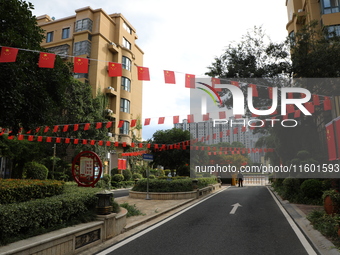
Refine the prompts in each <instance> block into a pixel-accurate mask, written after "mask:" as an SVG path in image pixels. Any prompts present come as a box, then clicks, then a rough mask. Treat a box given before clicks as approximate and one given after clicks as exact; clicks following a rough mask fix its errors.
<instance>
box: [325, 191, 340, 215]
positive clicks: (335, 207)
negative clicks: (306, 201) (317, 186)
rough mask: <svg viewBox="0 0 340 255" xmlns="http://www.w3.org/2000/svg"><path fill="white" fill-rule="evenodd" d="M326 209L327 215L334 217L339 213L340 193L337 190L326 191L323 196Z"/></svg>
mask: <svg viewBox="0 0 340 255" xmlns="http://www.w3.org/2000/svg"><path fill="white" fill-rule="evenodd" d="M322 199H323V205H324V209H325V211H326V213H327V214H331V215H334V214H336V213H338V212H339V207H340V193H339V192H338V191H336V190H335V189H331V190H326V191H324V193H323V195H322Z"/></svg>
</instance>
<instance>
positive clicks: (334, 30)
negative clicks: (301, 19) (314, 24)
mask: <svg viewBox="0 0 340 255" xmlns="http://www.w3.org/2000/svg"><path fill="white" fill-rule="evenodd" d="M326 31H327V35H326V37H327V38H328V39H330V38H334V37H339V36H340V25H334V26H327V29H326Z"/></svg>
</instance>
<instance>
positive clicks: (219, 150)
mask: <svg viewBox="0 0 340 255" xmlns="http://www.w3.org/2000/svg"><path fill="white" fill-rule="evenodd" d="M3 134H4V133H0V136H1V135H3ZM7 138H8V139H9V140H14V139H17V140H19V141H22V140H27V141H31V142H47V143H56V144H75V145H79V144H82V145H99V146H107V147H111V146H112V147H118V146H122V147H131V148H139V149H141V150H138V151H133V152H124V153H122V156H123V157H135V156H141V155H143V154H146V153H150V150H154V151H166V150H176V149H177V150H180V149H182V150H186V149H189V150H193V151H207V152H208V155H227V154H246V153H248V154H249V153H261V152H273V151H274V149H273V148H240V147H216V146H195V145H194V144H195V143H196V142H197V139H195V140H190V141H189V140H188V141H183V142H178V143H175V144H155V143H130V144H127V143H126V142H117V141H115V142H112V141H104V140H93V139H80V138H67V137H53V136H40V135H27V134H19V135H17V136H10V135H9V136H8V137H7ZM145 148H146V149H145ZM143 149H144V150H143Z"/></svg>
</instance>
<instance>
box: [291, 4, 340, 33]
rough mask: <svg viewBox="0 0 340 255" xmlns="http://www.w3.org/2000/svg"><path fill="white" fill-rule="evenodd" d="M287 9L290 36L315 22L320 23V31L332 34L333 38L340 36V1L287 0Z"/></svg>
mask: <svg viewBox="0 0 340 255" xmlns="http://www.w3.org/2000/svg"><path fill="white" fill-rule="evenodd" d="M286 7H287V14H288V23H287V25H286V29H287V31H288V34H289V35H290V36H294V34H295V33H296V31H298V30H299V29H301V28H302V27H303V26H304V25H306V24H308V23H310V22H311V21H313V20H317V21H318V25H319V28H320V29H322V30H324V29H327V30H328V32H332V34H331V36H340V1H339V0H286ZM333 33H334V34H333Z"/></svg>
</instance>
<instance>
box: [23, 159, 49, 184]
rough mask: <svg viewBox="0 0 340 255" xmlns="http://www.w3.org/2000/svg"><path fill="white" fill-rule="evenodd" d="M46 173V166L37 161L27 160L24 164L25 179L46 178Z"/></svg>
mask: <svg viewBox="0 0 340 255" xmlns="http://www.w3.org/2000/svg"><path fill="white" fill-rule="evenodd" d="M47 175H48V169H47V167H46V166H44V165H42V164H39V163H37V162H27V163H26V164H25V166H24V176H26V179H36V180H46V178H47Z"/></svg>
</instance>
